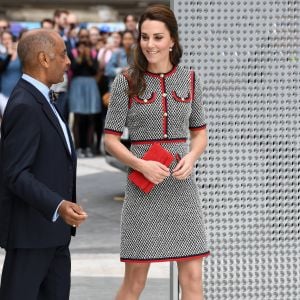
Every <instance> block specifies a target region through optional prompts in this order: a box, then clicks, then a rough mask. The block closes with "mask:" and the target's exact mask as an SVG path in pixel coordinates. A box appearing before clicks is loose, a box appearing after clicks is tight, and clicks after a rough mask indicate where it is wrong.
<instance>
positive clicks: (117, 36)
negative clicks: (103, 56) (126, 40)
mask: <svg viewBox="0 0 300 300" xmlns="http://www.w3.org/2000/svg"><path fill="white" fill-rule="evenodd" d="M111 37H112V40H113V46H114V47H120V46H121V42H122V37H121V35H120V34H119V33H118V32H114V33H113V34H112V35H111Z"/></svg>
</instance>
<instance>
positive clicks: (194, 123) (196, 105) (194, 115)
mask: <svg viewBox="0 0 300 300" xmlns="http://www.w3.org/2000/svg"><path fill="white" fill-rule="evenodd" d="M191 72H192V74H191V80H192V81H193V82H192V86H193V92H194V97H193V101H192V112H191V115H190V120H189V128H190V130H191V131H196V130H201V129H204V128H206V121H205V112H204V105H203V99H202V95H203V86H202V83H201V81H200V78H199V77H198V76H196V75H195V73H194V71H191Z"/></svg>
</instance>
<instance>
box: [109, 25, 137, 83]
mask: <svg viewBox="0 0 300 300" xmlns="http://www.w3.org/2000/svg"><path fill="white" fill-rule="evenodd" d="M134 44H135V38H134V35H133V32H132V31H129V30H125V31H124V32H123V34H122V46H121V47H120V48H118V49H116V50H115V51H114V52H113V53H112V56H111V58H110V60H109V61H108V63H107V64H106V67H105V75H106V76H107V77H108V78H109V86H111V83H112V82H113V80H114V79H115V77H116V76H117V75H118V74H120V73H121V72H123V71H124V70H126V69H127V67H128V65H129V64H130V63H131V62H132V50H133V46H134Z"/></svg>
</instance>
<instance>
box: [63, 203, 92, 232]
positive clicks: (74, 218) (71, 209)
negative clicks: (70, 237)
mask: <svg viewBox="0 0 300 300" xmlns="http://www.w3.org/2000/svg"><path fill="white" fill-rule="evenodd" d="M58 213H59V215H60V216H61V217H62V218H63V220H64V221H65V222H66V223H67V224H69V225H71V226H73V227H78V226H79V225H80V224H81V223H82V222H84V221H85V220H86V218H87V213H86V212H84V210H83V209H82V207H81V206H79V205H78V204H76V203H73V202H71V201H67V200H63V201H62V203H61V204H60V206H59V208H58Z"/></svg>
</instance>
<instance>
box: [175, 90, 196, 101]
mask: <svg viewBox="0 0 300 300" xmlns="http://www.w3.org/2000/svg"><path fill="white" fill-rule="evenodd" d="M172 96H173V98H174V99H175V100H176V101H178V102H182V103H189V102H191V101H193V98H192V97H191V94H190V93H189V94H188V96H187V98H180V97H178V96H177V94H176V92H175V91H172Z"/></svg>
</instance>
